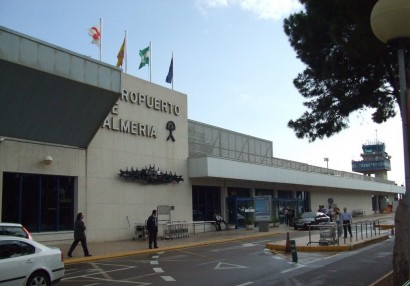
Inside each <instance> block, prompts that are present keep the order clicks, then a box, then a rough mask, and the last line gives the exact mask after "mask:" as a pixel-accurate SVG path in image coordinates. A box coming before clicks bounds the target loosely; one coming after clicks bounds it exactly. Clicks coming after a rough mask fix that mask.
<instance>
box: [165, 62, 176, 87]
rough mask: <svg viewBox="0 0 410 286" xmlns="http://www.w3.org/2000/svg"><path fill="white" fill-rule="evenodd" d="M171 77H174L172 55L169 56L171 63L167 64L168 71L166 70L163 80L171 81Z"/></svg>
mask: <svg viewBox="0 0 410 286" xmlns="http://www.w3.org/2000/svg"><path fill="white" fill-rule="evenodd" d="M173 77H174V57H172V58H171V64H170V65H169V71H168V75H167V78H166V79H165V81H166V82H167V83H171V82H172V78H173Z"/></svg>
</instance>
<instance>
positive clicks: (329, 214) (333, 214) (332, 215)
mask: <svg viewBox="0 0 410 286" xmlns="http://www.w3.org/2000/svg"><path fill="white" fill-rule="evenodd" d="M327 215H328V216H329V218H330V222H333V220H334V216H335V211H334V209H333V208H332V206H329V211H328V213H327Z"/></svg>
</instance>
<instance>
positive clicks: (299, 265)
mask: <svg viewBox="0 0 410 286" xmlns="http://www.w3.org/2000/svg"><path fill="white" fill-rule="evenodd" d="M302 267H305V265H301V264H297V265H296V267H295V268H292V269H288V270H284V271H281V272H280V273H282V274H283V273H288V272H291V271H293V270H296V269H299V268H302Z"/></svg>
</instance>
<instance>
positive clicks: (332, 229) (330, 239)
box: [319, 222, 339, 246]
mask: <svg viewBox="0 0 410 286" xmlns="http://www.w3.org/2000/svg"><path fill="white" fill-rule="evenodd" d="M319 229H320V239H319V245H326V246H327V245H334V244H339V237H338V235H337V225H336V223H333V222H331V223H327V224H322V225H320V228H319Z"/></svg>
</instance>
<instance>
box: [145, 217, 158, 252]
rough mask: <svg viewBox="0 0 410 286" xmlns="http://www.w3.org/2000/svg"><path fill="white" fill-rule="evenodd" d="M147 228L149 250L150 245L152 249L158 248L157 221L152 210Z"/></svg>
mask: <svg viewBox="0 0 410 286" xmlns="http://www.w3.org/2000/svg"><path fill="white" fill-rule="evenodd" d="M147 228H148V242H149V248H150V249H151V248H152V244H154V248H158V245H157V235H158V219H157V211H156V210H153V211H152V214H151V215H150V216H149V217H148V220H147Z"/></svg>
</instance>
